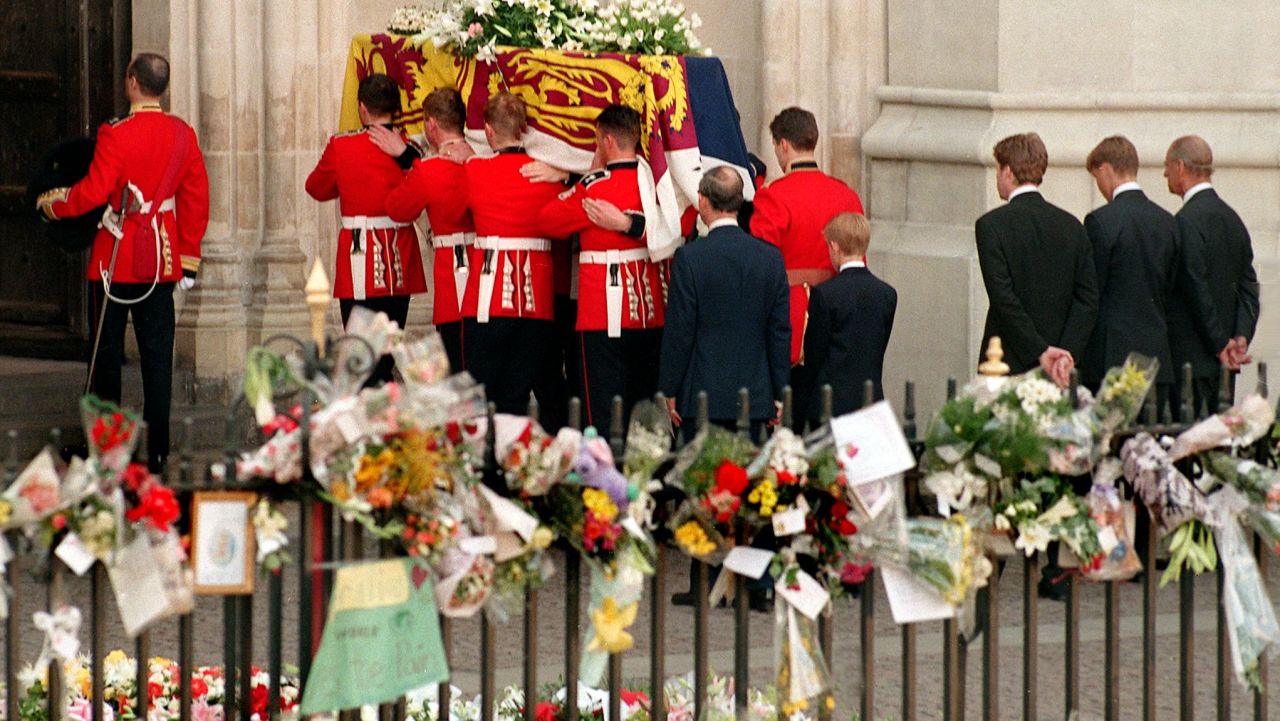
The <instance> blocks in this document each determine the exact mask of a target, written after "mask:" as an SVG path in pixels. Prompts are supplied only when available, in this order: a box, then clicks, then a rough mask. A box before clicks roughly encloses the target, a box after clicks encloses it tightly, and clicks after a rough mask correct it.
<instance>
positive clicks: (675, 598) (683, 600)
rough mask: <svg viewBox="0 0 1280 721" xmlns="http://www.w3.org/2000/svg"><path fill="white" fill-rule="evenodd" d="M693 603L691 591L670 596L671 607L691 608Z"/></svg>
mask: <svg viewBox="0 0 1280 721" xmlns="http://www.w3.org/2000/svg"><path fill="white" fill-rule="evenodd" d="M695 601H696V599H694V597H693V591H681V592H680V593H673V594H671V605H673V606H693V605H694V603H695Z"/></svg>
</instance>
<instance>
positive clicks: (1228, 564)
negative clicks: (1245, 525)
mask: <svg viewBox="0 0 1280 721" xmlns="http://www.w3.org/2000/svg"><path fill="white" fill-rule="evenodd" d="M1213 530H1214V538H1215V539H1216V540H1217V543H1218V555H1219V557H1220V558H1221V559H1222V568H1223V585H1222V607H1223V610H1224V611H1225V613H1226V622H1227V634H1228V637H1229V639H1230V641H1231V666H1232V668H1233V669H1234V670H1235V674H1236V680H1238V681H1239V682H1240V683H1241V684H1242V685H1244V686H1247V687H1249V688H1251V689H1257V690H1261V689H1262V679H1261V677H1260V675H1259V669H1260V668H1261V665H1262V664H1263V663H1265V659H1266V657H1267V656H1269V655H1270V654H1271V653H1272V652H1273V650H1274V647H1275V645H1276V644H1277V643H1280V624H1277V622H1276V614H1275V607H1274V606H1273V605H1272V603H1271V598H1270V597H1269V596H1268V595H1267V588H1266V584H1265V583H1264V582H1263V579H1262V575H1261V574H1260V573H1259V572H1258V564H1257V562H1256V561H1255V560H1254V558H1253V552H1252V550H1251V549H1250V548H1249V543H1248V541H1246V540H1245V537H1244V533H1243V532H1242V531H1241V529H1240V524H1239V523H1237V522H1236V521H1235V520H1234V518H1233V519H1230V520H1228V521H1226V522H1225V523H1222V524H1220V525H1217V526H1215V527H1214V529H1213Z"/></svg>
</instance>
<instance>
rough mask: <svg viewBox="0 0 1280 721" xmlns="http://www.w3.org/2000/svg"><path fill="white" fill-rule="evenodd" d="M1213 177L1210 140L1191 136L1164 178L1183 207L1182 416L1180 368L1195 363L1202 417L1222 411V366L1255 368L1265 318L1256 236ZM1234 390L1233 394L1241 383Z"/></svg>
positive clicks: (1174, 343) (1179, 302) (1175, 315)
mask: <svg viewBox="0 0 1280 721" xmlns="http://www.w3.org/2000/svg"><path fill="white" fill-rule="evenodd" d="M1212 176H1213V151H1212V150H1211V149H1210V148H1209V144H1208V143H1206V142H1205V141H1204V139H1203V138H1201V137H1199V136H1196V135H1187V136H1183V137H1181V138H1178V139H1177V140H1175V141H1173V144H1172V145H1170V146H1169V152H1168V153H1166V154H1165V159H1164V177H1165V178H1167V179H1168V181H1169V192H1170V193H1173V194H1174V195H1178V196H1181V197H1182V203H1183V205H1182V209H1181V210H1179V211H1178V214H1177V215H1176V216H1175V218H1176V219H1177V223H1178V232H1179V235H1180V238H1181V241H1182V252H1181V262H1180V263H1179V267H1178V276H1177V282H1176V283H1175V286H1174V292H1173V295H1172V296H1171V299H1170V304H1169V346H1170V350H1171V354H1172V357H1173V363H1174V365H1176V366H1177V368H1178V369H1179V371H1178V379H1179V382H1178V383H1175V384H1174V391H1175V394H1176V395H1175V396H1174V398H1175V401H1174V406H1173V408H1174V413H1175V414H1178V413H1179V411H1180V410H1181V397H1180V396H1181V391H1182V388H1181V377H1182V375H1181V373H1182V372H1181V368H1182V366H1183V364H1184V363H1190V364H1191V370H1192V376H1193V378H1194V383H1193V386H1192V400H1193V403H1194V405H1193V413H1194V416H1195V417H1196V418H1201V417H1203V416H1205V415H1208V414H1210V413H1213V412H1214V411H1215V410H1216V409H1217V402H1218V394H1219V393H1220V392H1221V388H1220V386H1221V375H1222V373H1221V367H1222V366H1226V367H1227V368H1230V369H1231V370H1233V371H1238V370H1239V369H1240V366H1242V365H1244V364H1246V363H1249V362H1250V358H1249V342H1250V341H1251V340H1252V339H1253V333H1254V330H1255V329H1256V328H1257V326H1258V314H1259V313H1260V311H1261V308H1260V305H1259V302H1258V290H1259V289H1258V276H1257V273H1255V272H1254V269H1253V243H1252V241H1251V240H1250V238H1249V231H1248V230H1247V229H1246V228H1245V227H1244V223H1243V222H1242V221H1241V220H1240V216H1239V215H1236V212H1235V211H1234V210H1232V209H1231V206H1229V205H1227V204H1226V203H1225V202H1223V200H1222V198H1219V197H1218V193H1217V192H1216V191H1215V190H1214V189H1213V185H1212V184H1210V182H1209V181H1210V179H1211V178H1212ZM1232 383H1233V385H1232V388H1231V389H1229V392H1230V393H1231V395H1234V390H1235V389H1234V376H1233V381H1232ZM1175 417H1176V418H1179V419H1180V418H1181V416H1180V415H1177V416H1175ZM1188 420H1190V419H1188Z"/></svg>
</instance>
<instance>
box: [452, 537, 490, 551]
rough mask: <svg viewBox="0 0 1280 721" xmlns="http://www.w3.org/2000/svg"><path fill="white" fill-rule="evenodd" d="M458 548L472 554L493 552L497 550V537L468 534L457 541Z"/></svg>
mask: <svg viewBox="0 0 1280 721" xmlns="http://www.w3.org/2000/svg"><path fill="white" fill-rule="evenodd" d="M458 548H459V549H461V550H462V552H463V553H469V554H471V555H473V556H483V555H488V554H493V553H496V552H497V550H498V539H496V538H494V537H493V536H470V537H468V538H464V539H462V540H460V541H458Z"/></svg>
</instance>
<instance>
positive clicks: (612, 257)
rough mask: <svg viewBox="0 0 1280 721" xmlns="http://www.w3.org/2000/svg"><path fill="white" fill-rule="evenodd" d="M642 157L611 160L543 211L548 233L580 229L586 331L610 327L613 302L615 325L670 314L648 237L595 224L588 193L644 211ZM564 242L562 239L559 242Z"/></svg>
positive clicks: (657, 322)
mask: <svg viewBox="0 0 1280 721" xmlns="http://www.w3.org/2000/svg"><path fill="white" fill-rule="evenodd" d="M636 166H637V163H636V161H634V160H633V161H629V162H618V163H610V164H609V166H608V167H607V168H605V169H604V170H598V171H596V172H594V173H591V174H589V175H586V176H584V177H583V178H582V180H580V181H578V183H577V184H576V185H574V186H573V187H572V188H570V189H569V190H567V191H565V192H564V193H561V194H560V196H559V197H558V198H556V200H555V201H553V202H551V203H548V204H547V206H546V207H545V208H543V209H542V214H541V215H540V216H539V224H540V225H541V226H542V232H543V233H545V234H547V235H549V236H551V237H553V238H567V237H568V236H570V235H572V234H573V233H578V234H579V236H578V241H579V243H580V244H581V246H582V252H581V253H580V254H579V255H578V323H577V326H576V327H577V329H578V330H580V331H591V330H606V331H607V330H610V328H609V314H610V310H611V308H610V305H609V304H610V301H611V298H610V296H612V302H613V304H614V306H613V308H614V310H613V312H614V313H615V314H616V316H617V322H616V325H615V330H619V331H620V330H623V329H635V328H660V327H662V325H663V321H664V319H665V315H666V302H665V297H664V296H665V292H664V283H663V278H662V277H661V276H660V275H659V272H658V265H657V264H655V263H651V262H649V251H648V246H646V244H645V241H644V238H630V237H628V236H626V235H623V234H622V233H617V232H614V231H612V230H605V229H604V228H601V227H599V226H597V225H596V224H595V223H592V222H591V220H590V219H589V218H588V217H587V212H586V210H584V209H583V207H582V201H583V199H585V198H594V199H597V200H607V201H609V202H610V203H613V204H614V205H616V206H617V207H618V209H619V210H622V211H624V212H625V211H636V212H642V209H641V206H640V186H639V184H638V182H637V178H636ZM557 242H562V241H557Z"/></svg>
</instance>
